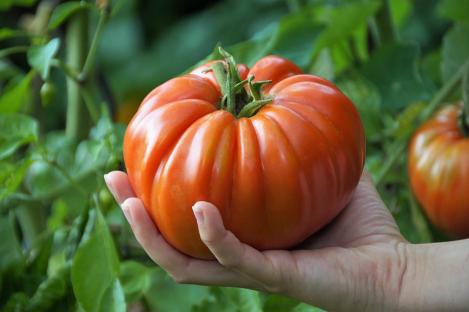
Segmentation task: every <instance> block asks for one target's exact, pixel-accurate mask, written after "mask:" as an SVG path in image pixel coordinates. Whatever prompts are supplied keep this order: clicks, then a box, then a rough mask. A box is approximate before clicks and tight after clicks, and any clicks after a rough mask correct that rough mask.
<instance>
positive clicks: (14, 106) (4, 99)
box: [0, 71, 34, 113]
mask: <svg viewBox="0 0 469 312" xmlns="http://www.w3.org/2000/svg"><path fill="white" fill-rule="evenodd" d="M33 77H34V72H33V71H30V72H29V73H28V74H27V75H26V76H24V77H23V78H22V79H21V81H20V82H18V83H17V84H16V85H14V86H13V87H11V88H10V89H8V90H6V92H5V93H3V94H2V96H1V97H0V113H17V112H18V111H20V110H21V108H22V107H23V106H24V105H25V104H26V103H27V101H28V99H29V85H30V84H31V80H32V79H33Z"/></svg>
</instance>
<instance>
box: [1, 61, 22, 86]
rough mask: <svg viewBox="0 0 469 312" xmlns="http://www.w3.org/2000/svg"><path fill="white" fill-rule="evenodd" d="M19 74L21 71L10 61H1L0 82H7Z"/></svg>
mask: <svg viewBox="0 0 469 312" xmlns="http://www.w3.org/2000/svg"><path fill="white" fill-rule="evenodd" d="M19 73H20V71H19V69H18V68H17V67H16V66H15V65H14V64H12V63H11V62H10V61H9V60H7V59H0V81H6V80H8V79H10V78H12V77H13V76H15V75H18V74H19Z"/></svg>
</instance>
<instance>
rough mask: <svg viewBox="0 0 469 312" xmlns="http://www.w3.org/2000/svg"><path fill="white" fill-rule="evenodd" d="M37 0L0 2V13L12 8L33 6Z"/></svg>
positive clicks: (5, 0)
mask: <svg viewBox="0 0 469 312" xmlns="http://www.w3.org/2000/svg"><path fill="white" fill-rule="evenodd" d="M36 2H37V0H1V1H0V11H4V10H6V9H9V8H10V7H12V6H25V7H29V6H32V5H33V4H35V3H36Z"/></svg>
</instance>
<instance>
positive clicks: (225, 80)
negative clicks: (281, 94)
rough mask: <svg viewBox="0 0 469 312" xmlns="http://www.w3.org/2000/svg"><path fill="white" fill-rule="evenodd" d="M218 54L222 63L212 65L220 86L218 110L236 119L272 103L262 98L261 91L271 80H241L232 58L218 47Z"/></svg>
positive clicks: (249, 115) (267, 98) (251, 114)
mask: <svg viewBox="0 0 469 312" xmlns="http://www.w3.org/2000/svg"><path fill="white" fill-rule="evenodd" d="M219 53H220V55H221V56H222V57H223V58H224V61H221V62H216V63H215V64H213V65H212V67H211V68H212V71H213V73H214V75H215V78H216V80H217V82H218V84H219V85H220V89H221V92H222V98H221V100H220V108H221V109H224V110H226V111H228V112H230V113H231V114H233V116H235V117H236V118H242V117H247V118H249V117H251V116H254V115H255V114H256V113H257V111H259V110H260V109H261V108H262V106H264V105H265V104H267V103H270V102H272V99H271V98H269V97H266V96H263V94H262V92H261V90H262V87H263V86H264V85H266V84H269V83H271V82H272V81H271V80H262V81H254V78H255V77H254V76H253V75H250V76H249V77H248V78H247V79H244V80H241V78H240V75H239V71H238V69H237V66H236V61H235V59H234V57H233V56H232V55H231V54H229V53H228V52H226V51H225V50H224V49H223V48H221V47H219Z"/></svg>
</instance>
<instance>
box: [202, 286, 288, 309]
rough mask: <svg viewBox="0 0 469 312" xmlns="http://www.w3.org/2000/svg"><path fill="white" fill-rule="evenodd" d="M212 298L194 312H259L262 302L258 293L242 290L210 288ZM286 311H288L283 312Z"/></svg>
mask: <svg viewBox="0 0 469 312" xmlns="http://www.w3.org/2000/svg"><path fill="white" fill-rule="evenodd" d="M211 293H212V296H211V297H208V298H207V299H206V300H205V301H204V302H203V304H202V305H200V306H197V307H195V309H194V311H195V312H216V311H224V312H239V311H249V312H251V311H252V312H261V311H263V309H262V302H261V301H262V300H261V297H260V295H259V292H257V291H254V290H249V289H243V288H228V287H223V288H221V287H212V288H211ZM285 311H288V310H285Z"/></svg>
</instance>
